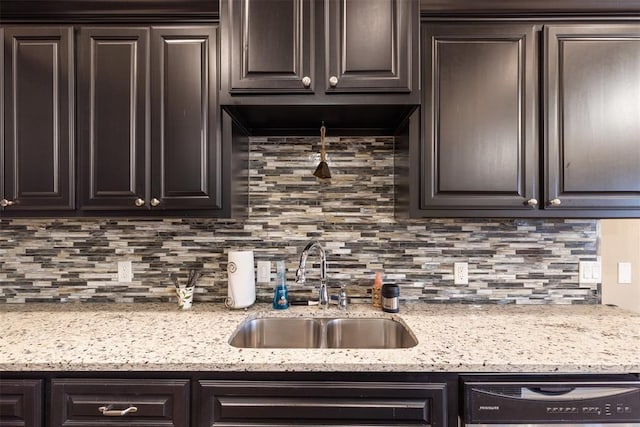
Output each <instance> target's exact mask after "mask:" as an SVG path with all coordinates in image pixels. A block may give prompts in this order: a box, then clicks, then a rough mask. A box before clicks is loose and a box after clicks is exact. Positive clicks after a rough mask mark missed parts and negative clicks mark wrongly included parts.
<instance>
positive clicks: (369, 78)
mask: <svg viewBox="0 0 640 427" xmlns="http://www.w3.org/2000/svg"><path fill="white" fill-rule="evenodd" d="M414 7H415V3H412V2H411V1H407V0H367V1H363V0H325V22H324V29H325V31H326V33H325V65H326V73H325V79H324V89H325V90H326V91H327V93H334V92H411V90H412V85H411V84H412V81H411V74H412V72H413V70H412V62H413V61H416V62H417V57H415V58H414V57H412V54H411V53H412V50H411V49H412V45H413V44H417V43H418V40H417V37H416V38H415V39H414V38H413V31H412V30H413V28H414V27H417V23H414V20H413V16H416V15H417V11H416V10H415V8H414Z"/></svg>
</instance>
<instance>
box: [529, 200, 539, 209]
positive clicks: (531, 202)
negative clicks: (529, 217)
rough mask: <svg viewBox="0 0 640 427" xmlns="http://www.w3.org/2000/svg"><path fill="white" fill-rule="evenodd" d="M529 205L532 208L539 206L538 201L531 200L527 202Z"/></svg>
mask: <svg viewBox="0 0 640 427" xmlns="http://www.w3.org/2000/svg"><path fill="white" fill-rule="evenodd" d="M527 204H528V205H529V206H531V207H532V208H535V207H536V206H538V201H537V200H536V199H529V200H527Z"/></svg>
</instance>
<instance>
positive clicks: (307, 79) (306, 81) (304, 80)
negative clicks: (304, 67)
mask: <svg viewBox="0 0 640 427" xmlns="http://www.w3.org/2000/svg"><path fill="white" fill-rule="evenodd" d="M302 84H303V85H304V87H310V86H311V77H309V76H304V77H303V78H302Z"/></svg>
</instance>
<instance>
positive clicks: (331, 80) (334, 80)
mask: <svg viewBox="0 0 640 427" xmlns="http://www.w3.org/2000/svg"><path fill="white" fill-rule="evenodd" d="M329 84H330V85H331V87H336V86H338V78H337V77H336V76H331V77H329Z"/></svg>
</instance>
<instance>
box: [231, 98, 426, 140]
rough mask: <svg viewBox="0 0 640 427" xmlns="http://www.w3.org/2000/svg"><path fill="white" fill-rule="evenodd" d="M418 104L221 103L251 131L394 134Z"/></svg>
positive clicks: (267, 132)
mask: <svg viewBox="0 0 640 427" xmlns="http://www.w3.org/2000/svg"><path fill="white" fill-rule="evenodd" d="M416 107H417V105H408V104H402V105H379V104H376V105H344V104H342V105H317V104H316V105H223V106H222V108H223V109H224V110H225V111H226V112H228V113H229V114H230V115H231V116H232V117H233V118H234V119H235V120H236V121H237V122H239V123H240V124H241V125H242V126H244V127H245V129H246V130H247V132H249V134H251V135H261V136H288V135H294V136H307V135H309V136H312V135H317V134H318V128H319V127H320V124H321V123H322V122H323V121H324V123H325V125H326V126H327V129H331V134H332V135H341V136H357V135H393V134H394V132H395V131H396V129H398V127H399V126H400V124H401V123H402V122H403V121H404V120H405V119H406V118H407V117H408V116H409V115H410V114H411V113H412V112H413V111H414V110H415V109H416Z"/></svg>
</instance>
